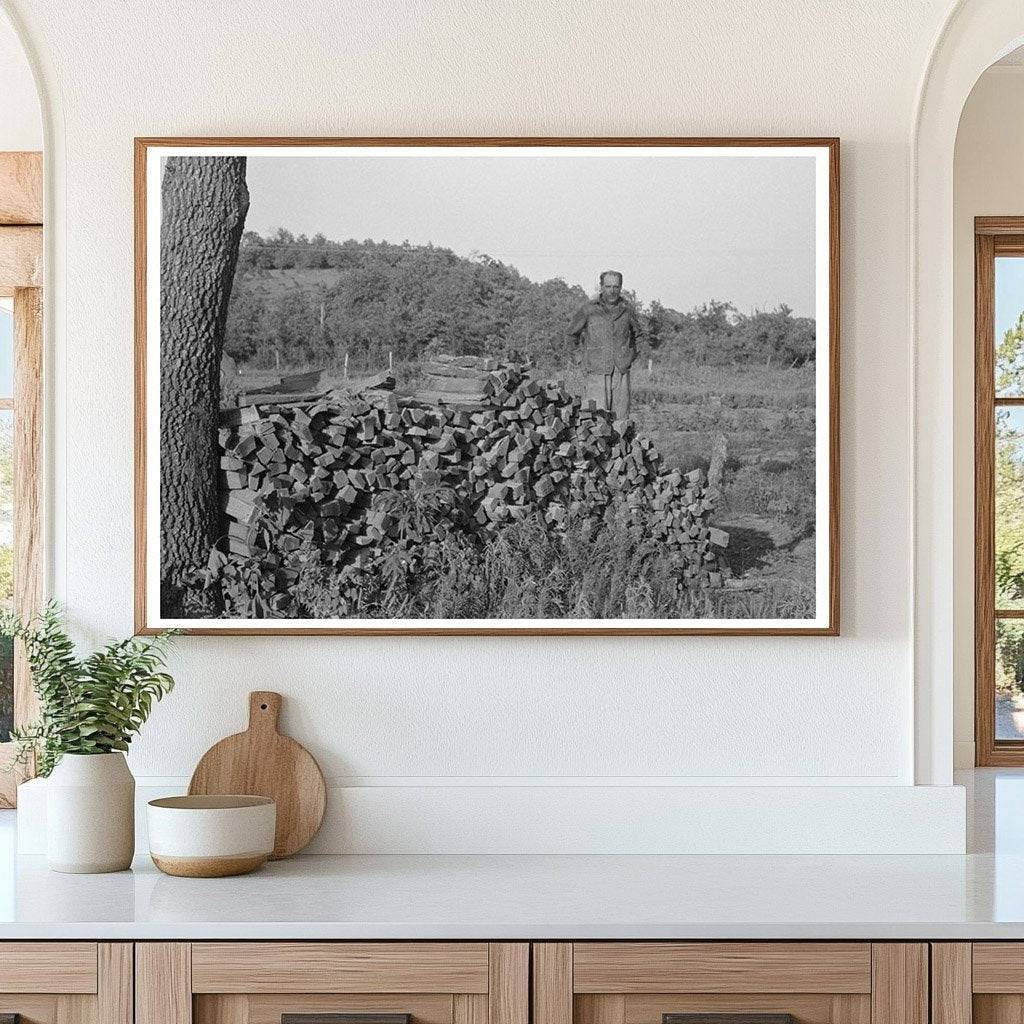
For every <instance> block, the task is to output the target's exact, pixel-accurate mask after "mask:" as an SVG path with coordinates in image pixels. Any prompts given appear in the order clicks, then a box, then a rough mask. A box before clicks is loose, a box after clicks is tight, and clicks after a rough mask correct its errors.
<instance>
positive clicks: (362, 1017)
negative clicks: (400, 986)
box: [0, 1013, 412, 1024]
mask: <svg viewBox="0 0 1024 1024" xmlns="http://www.w3.org/2000/svg"><path fill="white" fill-rule="evenodd" d="M0 1024H7V1022H6V1021H0ZM15 1024H17V1022H15ZM281 1024H412V1014H411V1013H282V1014H281Z"/></svg>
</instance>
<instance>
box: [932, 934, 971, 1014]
mask: <svg viewBox="0 0 1024 1024" xmlns="http://www.w3.org/2000/svg"><path fill="white" fill-rule="evenodd" d="M972 988H973V985H972V979H971V944H970V943H969V942H933V943H932V944H931V1008H932V1016H931V1024H971V1019H972V1016H973V1007H972V998H971V992H972Z"/></svg>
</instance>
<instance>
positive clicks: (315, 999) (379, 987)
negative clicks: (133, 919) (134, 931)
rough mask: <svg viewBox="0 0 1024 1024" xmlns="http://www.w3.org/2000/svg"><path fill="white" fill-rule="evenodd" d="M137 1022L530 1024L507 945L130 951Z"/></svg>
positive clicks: (167, 946)
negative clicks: (133, 974) (133, 968)
mask: <svg viewBox="0 0 1024 1024" xmlns="http://www.w3.org/2000/svg"><path fill="white" fill-rule="evenodd" d="M136 985H137V989H138V997H137V1000H136V1024H528V1016H529V947H528V945H527V944H526V943H514V942H492V943H486V942H196V943H139V944H138V945H137V947H136Z"/></svg>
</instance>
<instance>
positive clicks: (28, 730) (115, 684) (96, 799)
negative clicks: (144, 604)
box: [0, 603, 175, 873]
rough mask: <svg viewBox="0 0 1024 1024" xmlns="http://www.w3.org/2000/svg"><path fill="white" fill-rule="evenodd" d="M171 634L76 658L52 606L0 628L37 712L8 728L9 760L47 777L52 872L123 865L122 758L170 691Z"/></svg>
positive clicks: (129, 841) (126, 800)
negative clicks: (19, 661) (24, 672)
mask: <svg viewBox="0 0 1024 1024" xmlns="http://www.w3.org/2000/svg"><path fill="white" fill-rule="evenodd" d="M174 632H175V631H170V632H167V633H162V634H160V635H159V636H155V637H130V638H129V639H127V640H120V641H115V642H112V643H109V644H107V645H106V646H105V647H101V648H100V649H99V650H97V651H94V652H93V653H92V654H89V655H87V656H85V657H83V658H80V657H78V655H77V654H76V653H75V645H74V643H73V641H72V640H71V638H70V637H69V636H68V633H67V631H66V629H65V628H64V625H63V623H62V621H61V615H60V612H59V610H58V608H57V606H56V605H55V604H52V603H51V604H49V605H47V606H46V608H45V609H44V610H43V611H42V612H41V613H40V614H39V615H38V616H36V617H35V618H33V619H30V620H29V621H28V622H22V621H21V620H20V619H19V618H18V617H17V616H16V615H14V614H13V613H10V612H7V613H4V614H2V615H0V634H3V635H5V636H11V637H14V638H15V639H16V640H20V641H21V642H22V643H23V644H24V645H25V654H26V657H27V660H28V665H29V669H30V671H31V674H32V688H33V689H34V690H35V692H36V694H37V695H38V697H39V718H38V720H37V721H36V722H35V723H34V724H32V725H29V726H26V727H24V728H20V729H15V730H14V731H13V732H12V739H13V740H14V742H15V743H16V745H17V750H18V754H17V757H18V759H19V760H20V761H22V762H24V761H27V760H28V759H29V758H30V757H32V756H34V757H35V761H36V770H37V773H38V774H39V775H42V776H48V782H47V826H46V848H47V862H48V864H49V866H50V868H51V869H52V870H54V871H67V872H75V873H87V872H88V873H91V872H102V871H122V870H124V869H125V868H127V867H129V865H130V864H131V861H132V857H133V855H134V852H135V779H134V778H133V777H132V774H131V771H129V769H128V764H127V762H126V761H125V758H124V752H125V751H126V750H127V749H128V744H129V743H130V742H131V740H132V737H133V735H134V734H135V733H136V732H138V731H139V729H140V728H141V727H142V724H143V723H144V722H145V721H146V719H147V718H148V717H149V714H150V712H151V711H152V708H153V702H154V701H159V700H160V699H161V698H162V697H163V696H164V695H165V694H167V693H169V692H170V691H171V689H172V688H173V687H174V680H173V679H172V678H171V677H170V675H168V674H167V673H166V672H164V671H162V668H163V665H164V660H165V656H166V651H167V643H168V641H169V640H170V638H171V637H172V636H173V635H174Z"/></svg>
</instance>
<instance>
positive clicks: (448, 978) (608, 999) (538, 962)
mask: <svg viewBox="0 0 1024 1024" xmlns="http://www.w3.org/2000/svg"><path fill="white" fill-rule="evenodd" d="M531 956H532V965H531ZM531 968H532V969H531ZM929 980H930V982H931V1017H930V1018H929ZM531 1000H532V1006H531ZM972 1011H973V1012H972ZM5 1014H18V1015H20V1017H21V1024H972V1016H973V1017H974V1018H975V1021H976V1024H1020V1022H1021V1021H1022V1020H1024V943H1019V944H1017V943H988V944H982V943H979V944H975V945H974V946H973V947H972V945H971V944H970V943H945V944H942V943H939V944H934V945H933V946H932V947H931V961H930V974H929V947H928V945H927V944H926V943H870V942H580V943H569V942H540V943H534V944H532V945H531V944H530V943H526V942H491V943H487V942H195V943H189V942H139V943H135V944H134V945H133V944H131V943H95V942H0V1018H2V1016H3V1015H5ZM687 1014H697V1015H707V1014H718V1015H720V1014H727V1015H734V1016H733V1018H732V1020H731V1021H730V1020H729V1019H728V1018H719V1019H718V1020H716V1021H715V1022H708V1021H704V1022H700V1021H697V1020H695V1019H694V1018H686V1017H685V1016H683V1017H676V1018H675V1019H673V1015H687ZM327 1015H350V1016H347V1017H346V1016H342V1017H338V1016H333V1017H331V1018H329V1019H326V1020H325V1017H326V1016H327ZM766 1015H774V1016H766ZM784 1015H790V1017H789V1018H787V1017H785V1016H784Z"/></svg>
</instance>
